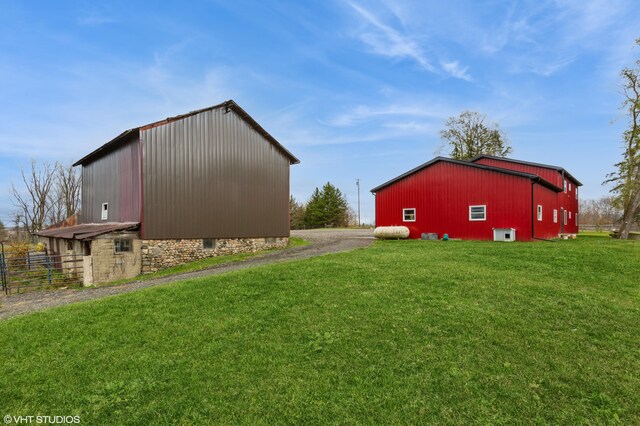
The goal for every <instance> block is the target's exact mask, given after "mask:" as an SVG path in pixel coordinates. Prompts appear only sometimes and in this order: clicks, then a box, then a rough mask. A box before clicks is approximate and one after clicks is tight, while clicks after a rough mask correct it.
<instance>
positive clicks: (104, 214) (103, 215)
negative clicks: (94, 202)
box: [100, 203, 109, 220]
mask: <svg viewBox="0 0 640 426" xmlns="http://www.w3.org/2000/svg"><path fill="white" fill-rule="evenodd" d="M100 219H101V220H107V219H109V203H102V208H101V210H100Z"/></svg>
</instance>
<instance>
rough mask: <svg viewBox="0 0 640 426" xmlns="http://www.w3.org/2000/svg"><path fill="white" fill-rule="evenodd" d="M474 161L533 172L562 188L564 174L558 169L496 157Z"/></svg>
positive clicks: (518, 170)
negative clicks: (502, 159)
mask: <svg viewBox="0 0 640 426" xmlns="http://www.w3.org/2000/svg"><path fill="white" fill-rule="evenodd" d="M474 163H476V164H484V165H486V166H493V167H501V168H503V169H509V170H515V171H517V172H524V173H531V174H532V175H538V176H540V177H541V178H542V179H544V180H546V181H548V182H550V183H552V184H554V185H555V186H557V187H558V188H562V175H561V174H560V173H559V172H558V171H557V170H553V169H548V168H544V167H536V166H530V165H527V164H519V163H513V162H511V161H501V160H498V159H495V158H480V159H478V160H476V161H474Z"/></svg>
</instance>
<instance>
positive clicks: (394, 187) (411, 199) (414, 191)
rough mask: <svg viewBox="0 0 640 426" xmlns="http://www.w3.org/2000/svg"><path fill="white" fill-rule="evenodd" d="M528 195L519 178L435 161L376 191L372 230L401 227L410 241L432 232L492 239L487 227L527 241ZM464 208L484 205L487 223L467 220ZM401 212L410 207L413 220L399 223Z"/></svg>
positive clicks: (526, 181) (528, 182)
mask: <svg viewBox="0 0 640 426" xmlns="http://www.w3.org/2000/svg"><path fill="white" fill-rule="evenodd" d="M531 191H532V183H531V180H530V179H527V178H525V177H521V176H514V175H508V174H504V173H499V172H494V171H487V170H483V169H477V168H473V167H467V166H464V165H460V164H454V163H449V162H445V161H441V162H437V163H434V164H432V165H430V166H428V167H426V168H424V169H422V170H420V171H417V172H416V173H414V174H412V175H409V176H407V177H405V178H403V179H401V180H399V181H397V182H394V183H392V184H390V185H388V186H386V187H383V188H381V189H379V190H378V191H377V193H376V226H393V225H403V226H406V227H408V228H409V230H410V232H411V233H410V238H420V235H421V233H424V232H436V233H438V235H439V236H440V237H442V235H443V234H444V233H448V234H449V236H450V237H451V238H463V239H477V240H492V239H493V228H514V229H516V238H517V240H521V241H522V240H530V239H531V220H532V198H531ZM470 205H486V206H487V209H486V212H487V220H485V221H470V220H469V206H470ZM404 208H415V209H416V221H415V222H403V217H402V210H403V209H404Z"/></svg>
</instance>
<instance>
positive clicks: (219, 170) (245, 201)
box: [47, 100, 299, 282]
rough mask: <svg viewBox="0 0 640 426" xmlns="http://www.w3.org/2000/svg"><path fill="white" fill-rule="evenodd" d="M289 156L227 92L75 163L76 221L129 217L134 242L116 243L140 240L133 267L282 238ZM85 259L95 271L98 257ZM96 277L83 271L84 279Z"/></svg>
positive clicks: (169, 263) (125, 135)
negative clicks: (78, 175)
mask: <svg viewBox="0 0 640 426" xmlns="http://www.w3.org/2000/svg"><path fill="white" fill-rule="evenodd" d="M297 163H299V160H298V159H297V158H296V157H294V156H293V154H291V153H290V152H289V151H288V150H287V149H286V148H284V147H283V146H282V145H281V144H280V143H279V142H278V141H277V140H276V139H275V138H274V137H273V136H271V135H270V134H269V133H268V132H267V131H266V130H264V129H263V128H262V126H260V125H259V124H258V123H257V122H256V121H255V120H254V119H253V118H251V116H249V114H247V113H246V112H245V111H244V110H243V109H242V108H240V107H239V106H238V105H237V104H236V103H235V102H234V101H233V100H229V101H226V102H223V103H221V104H219V105H215V106H212V107H209V108H205V109H200V110H197V111H192V112H190V113H187V114H183V115H179V116H176V117H171V118H167V119H165V120H162V121H158V122H155V123H151V124H147V125H144V126H140V127H136V128H133V129H130V130H127V131H125V132H123V133H122V134H120V135H119V136H117V137H116V138H114V139H113V140H111V141H109V142H107V143H106V144H104V145H103V146H101V147H99V148H98V149H96V150H95V151H93V152H91V153H90V154H88V155H86V156H85V157H83V158H82V159H80V160H79V161H77V162H76V163H75V164H74V166H82V212H81V214H80V217H79V220H78V225H77V226H83V225H87V224H106V223H137V224H139V231H138V232H137V238H138V239H139V240H140V244H137V243H136V244H132V243H127V244H126V245H125V246H124V247H125V248H127V249H129V250H134V248H135V247H140V262H141V265H140V266H141V270H142V272H143V273H145V272H151V271H154V270H157V269H161V268H163V267H167V266H173V265H175V264H179V263H183V262H185V261H190V260H195V259H198V258H202V257H209V256H215V255H219V254H222V253H235V252H239V251H253V250H259V249H263V248H268V247H276V246H282V245H286V242H287V240H288V237H289V166H290V165H291V164H297ZM72 234H73V230H71V233H69V232H66V233H65V235H72ZM47 237H48V238H52V236H51V235H50V234H49V235H47ZM101 238H102V239H104V238H105V236H104V235H102V236H101ZM120 239H121V238H115V239H114V242H113V244H112V245H113V251H114V253H117V251H116V250H117V249H120V250H121V249H122V248H123V247H122V246H118V247H116V245H117V244H122V243H121V242H119V241H120ZM67 246H71V245H68V244H67ZM93 257H94V258H93V265H94V269H96V268H95V265H96V262H99V260H98V259H96V257H95V255H94V256H93ZM101 279H102V278H101V277H96V274H93V281H94V282H100V280H101ZM109 279H113V277H109Z"/></svg>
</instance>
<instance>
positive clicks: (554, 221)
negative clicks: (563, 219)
mask: <svg viewBox="0 0 640 426" xmlns="http://www.w3.org/2000/svg"><path fill="white" fill-rule="evenodd" d="M553 223H558V209H553Z"/></svg>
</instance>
